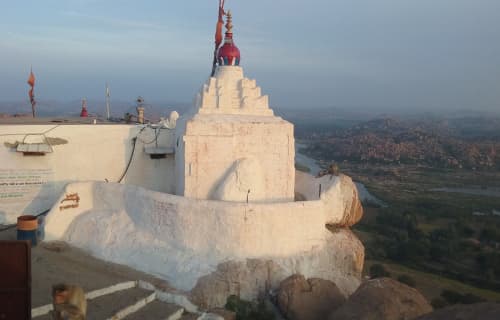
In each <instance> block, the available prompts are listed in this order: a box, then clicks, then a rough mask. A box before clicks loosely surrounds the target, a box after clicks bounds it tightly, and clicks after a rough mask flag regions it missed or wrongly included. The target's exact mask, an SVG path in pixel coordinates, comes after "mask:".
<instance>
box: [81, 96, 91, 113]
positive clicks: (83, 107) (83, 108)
mask: <svg viewBox="0 0 500 320" xmlns="http://www.w3.org/2000/svg"><path fill="white" fill-rule="evenodd" d="M88 116H89V113H88V112H87V99H86V98H83V99H82V111H81V112H80V117H82V118H86V117H88Z"/></svg>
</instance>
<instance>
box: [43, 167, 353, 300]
mask: <svg viewBox="0 0 500 320" xmlns="http://www.w3.org/2000/svg"><path fill="white" fill-rule="evenodd" d="M309 177H310V176H309ZM310 179H314V178H312V177H310ZM327 181H328V182H327ZM324 183H325V186H324V190H325V195H328V198H329V199H333V198H336V199H337V200H338V202H339V203H340V205H339V206H335V207H331V206H330V204H331V203H330V202H329V200H328V199H326V198H322V199H318V200H312V201H300V202H280V203H251V202H250V203H248V204H247V203H241V202H225V201H214V200H200V199H188V198H185V197H181V196H176V195H171V194H165V193H159V192H153V191H149V190H146V189H143V188H140V187H136V186H131V185H120V184H116V183H102V182H81V183H71V184H68V185H67V186H66V188H65V190H64V194H63V195H62V196H61V198H60V199H59V201H58V203H59V202H60V201H62V200H63V199H64V198H65V196H66V195H67V194H74V193H77V194H78V195H79V198H80V202H79V205H78V207H76V208H68V209H62V210H61V208H60V207H59V205H57V206H55V207H54V208H52V210H51V211H50V212H49V214H48V216H47V218H46V226H45V235H46V239H45V240H65V241H68V242H69V243H71V244H73V245H75V246H77V247H80V248H83V249H85V250H87V251H89V252H90V253H92V254H93V255H95V256H97V257H100V258H103V259H106V260H110V261H113V262H116V263H121V264H126V265H129V266H131V267H134V268H137V269H139V270H142V271H145V272H148V273H152V274H155V275H157V276H159V277H161V278H164V279H166V280H168V281H169V282H170V283H171V284H172V285H173V286H174V287H176V288H178V289H182V290H191V289H192V288H193V287H194V286H195V285H196V283H197V281H198V279H200V278H201V277H203V276H206V275H208V274H210V273H212V272H214V271H215V270H216V268H217V266H218V265H220V264H221V263H224V262H227V261H242V260H245V259H264V260H267V259H269V260H273V261H276V263H278V264H279V265H280V267H281V268H282V269H283V270H284V273H283V275H290V274H293V273H301V274H304V275H305V276H306V277H322V278H326V279H331V280H335V282H336V283H337V284H338V285H340V286H341V287H342V288H344V289H343V292H345V293H346V294H349V293H350V292H352V290H353V289H354V288H355V287H356V286H357V284H358V283H359V281H358V280H356V279H359V277H360V273H361V269H362V257H361V259H360V258H359V257H358V255H359V250H356V252H355V253H351V252H343V251H342V252H336V251H335V250H333V249H332V247H337V246H338V247H339V250H340V249H341V250H345V249H342V248H343V246H346V245H347V246H351V245H355V246H356V248H357V247H361V248H362V246H360V245H359V244H358V243H357V242H356V243H355V244H352V243H348V244H344V243H342V244H335V243H332V241H334V240H333V239H335V236H332V234H331V233H330V232H329V231H328V230H327V229H326V228H325V224H327V223H330V224H337V225H339V224H340V223H341V222H343V221H344V212H349V211H351V207H349V206H348V205H347V204H351V206H353V205H352V203H356V202H359V200H357V199H350V202H349V201H347V200H348V199H345V197H344V195H345V192H344V190H350V189H351V188H354V186H353V185H352V181H350V182H349V181H348V180H346V179H343V178H342V177H332V178H331V179H329V178H328V180H326V179H325V182H324ZM354 189H355V188H354ZM348 193H349V192H348ZM337 211H338V212H337ZM350 223H355V222H354V221H350V222H349V223H348V224H346V225H345V226H347V225H350ZM358 242H359V241H358ZM344 255H345V256H346V257H349V258H345V259H348V260H345V259H344V258H342V259H341V257H344ZM305 257H308V258H305ZM335 268H337V269H335ZM346 270H347V271H346Z"/></svg>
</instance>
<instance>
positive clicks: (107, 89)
mask: <svg viewBox="0 0 500 320" xmlns="http://www.w3.org/2000/svg"><path fill="white" fill-rule="evenodd" d="M109 96H110V94H109V86H108V83H107V82H106V119H107V120H109V118H110V117H111V116H110V114H109Z"/></svg>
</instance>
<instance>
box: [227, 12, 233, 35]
mask: <svg viewBox="0 0 500 320" xmlns="http://www.w3.org/2000/svg"><path fill="white" fill-rule="evenodd" d="M226 16H227V23H226V33H233V16H232V14H231V10H228V11H227V14H226Z"/></svg>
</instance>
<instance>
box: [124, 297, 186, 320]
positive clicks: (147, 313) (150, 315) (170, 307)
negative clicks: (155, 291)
mask: <svg viewBox="0 0 500 320" xmlns="http://www.w3.org/2000/svg"><path fill="white" fill-rule="evenodd" d="M183 313H184V308H182V307H180V306H178V305H175V304H171V303H165V302H161V301H158V300H155V301H153V302H150V303H148V304H147V305H146V306H144V307H143V308H141V309H139V310H138V311H136V312H134V313H132V314H130V315H129V316H126V317H125V318H123V319H124V320H145V319H148V320H178V319H181V317H182V315H183Z"/></svg>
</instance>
